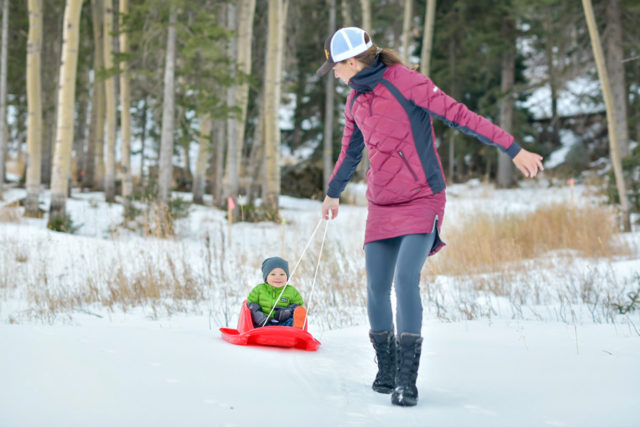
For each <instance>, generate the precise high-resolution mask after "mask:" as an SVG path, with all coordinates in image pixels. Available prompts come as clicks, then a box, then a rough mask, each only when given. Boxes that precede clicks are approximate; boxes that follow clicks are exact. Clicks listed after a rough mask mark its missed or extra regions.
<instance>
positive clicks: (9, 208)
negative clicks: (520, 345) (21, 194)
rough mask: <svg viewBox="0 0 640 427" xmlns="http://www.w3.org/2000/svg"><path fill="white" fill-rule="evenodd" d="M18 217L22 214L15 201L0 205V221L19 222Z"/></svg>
mask: <svg viewBox="0 0 640 427" xmlns="http://www.w3.org/2000/svg"><path fill="white" fill-rule="evenodd" d="M20 218H22V214H21V213H20V208H19V206H18V203H17V202H16V203H12V204H9V205H5V206H2V207H0V222H14V223H15V222H20Z"/></svg>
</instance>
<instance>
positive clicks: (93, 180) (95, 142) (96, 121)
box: [82, 0, 105, 190]
mask: <svg viewBox="0 0 640 427" xmlns="http://www.w3.org/2000/svg"><path fill="white" fill-rule="evenodd" d="M103 15H104V5H103V0H91V16H92V20H93V93H92V94H91V122H90V123H89V138H88V139H89V143H88V147H87V152H86V161H85V174H84V178H83V181H82V186H83V187H85V188H93V189H94V190H101V189H102V188H103V184H104V158H103V154H104V114H105V103H104V97H105V91H104V80H103V79H102V78H98V76H97V73H99V72H101V71H102V70H103V68H104V40H103V37H102V30H103Z"/></svg>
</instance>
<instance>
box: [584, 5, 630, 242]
mask: <svg viewBox="0 0 640 427" xmlns="http://www.w3.org/2000/svg"><path fill="white" fill-rule="evenodd" d="M582 7H583V8H584V14H585V17H586V20H587V26H588V27H589V37H590V38H591V47H592V48H593V56H594V57H595V59H596V67H597V69H598V76H600V84H601V85H602V95H603V96H604V103H605V106H606V109H607V127H608V130H609V152H610V155H611V163H612V165H613V171H614V174H615V179H616V188H617V189H618V196H619V197H620V205H621V208H622V224H623V227H624V231H627V232H629V231H631V212H630V208H629V199H628V196H627V190H626V186H625V182H624V176H623V174H622V161H621V160H620V147H618V132H617V128H616V120H615V113H614V106H613V96H612V94H611V85H610V84H609V75H608V73H607V66H606V64H605V60H604V54H603V53H602V44H601V43H600V35H599V34H598V27H597V25H596V19H595V17H594V15H593V7H592V5H591V0H582Z"/></svg>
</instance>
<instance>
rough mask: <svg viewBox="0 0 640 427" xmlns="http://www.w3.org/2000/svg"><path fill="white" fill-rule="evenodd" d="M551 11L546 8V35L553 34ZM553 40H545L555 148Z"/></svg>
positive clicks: (556, 76) (556, 97)
mask: <svg viewBox="0 0 640 427" xmlns="http://www.w3.org/2000/svg"><path fill="white" fill-rule="evenodd" d="M551 12H552V11H551V9H550V8H547V10H546V17H545V26H546V28H545V30H546V32H547V34H553V29H554V26H553V22H552V20H553V19H552V16H551ZM554 40H555V39H554V38H553V37H547V38H546V40H545V47H546V58H547V67H548V74H549V89H550V90H551V121H550V126H551V145H552V147H553V148H556V147H558V146H559V145H560V133H559V130H558V123H559V117H558V79H559V76H558V70H557V69H556V62H555V54H554V44H553V42H554Z"/></svg>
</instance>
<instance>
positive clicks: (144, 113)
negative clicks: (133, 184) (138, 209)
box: [140, 96, 149, 186]
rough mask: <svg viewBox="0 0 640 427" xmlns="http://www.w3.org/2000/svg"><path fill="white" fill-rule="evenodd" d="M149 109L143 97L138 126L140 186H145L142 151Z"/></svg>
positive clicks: (145, 137)
mask: <svg viewBox="0 0 640 427" xmlns="http://www.w3.org/2000/svg"><path fill="white" fill-rule="evenodd" d="M148 109H149V106H148V103H147V97H146V96H145V97H144V98H143V99H142V111H141V113H142V114H141V116H142V117H141V121H140V122H141V125H140V128H141V129H140V131H141V134H140V184H141V185H142V186H144V185H145V174H144V149H145V142H146V139H147V111H148Z"/></svg>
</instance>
